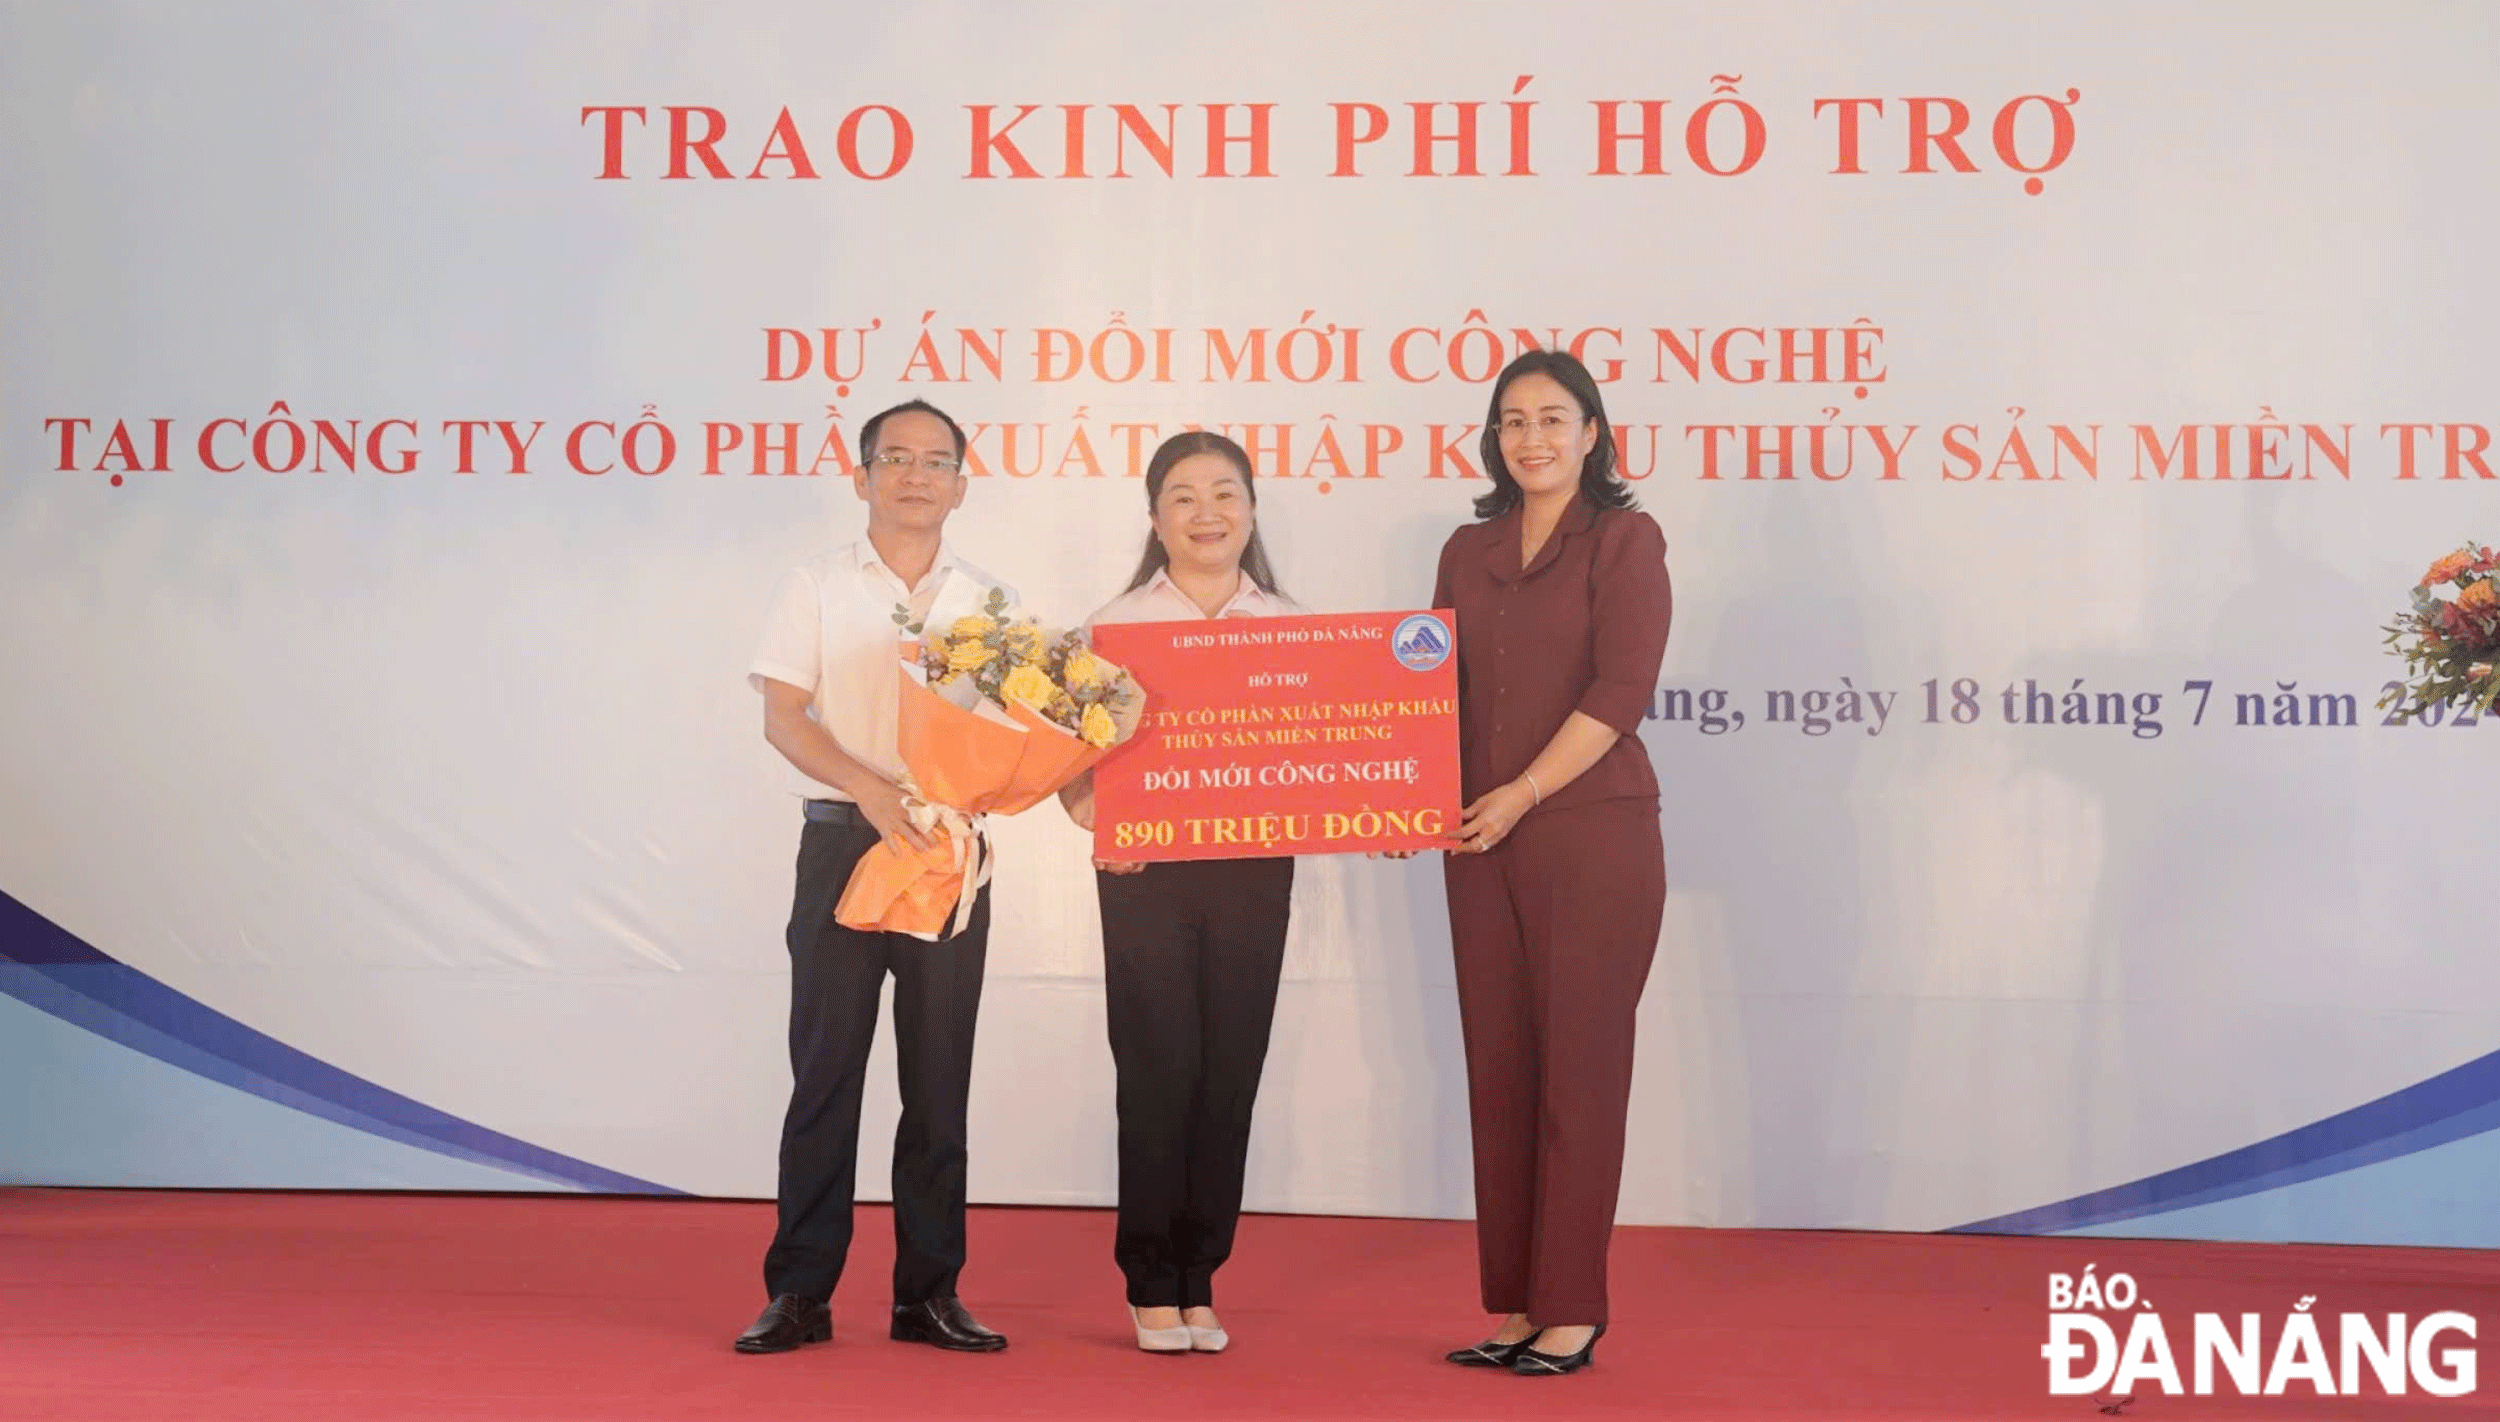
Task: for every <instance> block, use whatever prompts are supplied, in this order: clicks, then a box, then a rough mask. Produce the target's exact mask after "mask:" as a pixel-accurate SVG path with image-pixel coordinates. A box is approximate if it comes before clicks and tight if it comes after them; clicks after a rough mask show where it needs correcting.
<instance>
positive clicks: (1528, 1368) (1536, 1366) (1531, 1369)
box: [1510, 1323, 1606, 1378]
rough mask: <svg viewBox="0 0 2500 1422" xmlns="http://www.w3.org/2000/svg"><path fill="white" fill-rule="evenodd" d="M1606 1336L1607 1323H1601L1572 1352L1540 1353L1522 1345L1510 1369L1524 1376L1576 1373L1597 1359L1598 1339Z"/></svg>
mask: <svg viewBox="0 0 2500 1422" xmlns="http://www.w3.org/2000/svg"><path fill="white" fill-rule="evenodd" d="M1544 1336H1545V1335H1544V1334H1542V1333H1540V1334H1538V1335H1537V1337H1538V1338H1542V1337H1544ZM1605 1336H1606V1325H1604V1324H1602V1323H1601V1324H1599V1325H1597V1331H1596V1332H1594V1333H1592V1334H1590V1335H1589V1341H1587V1342H1586V1343H1583V1344H1581V1345H1580V1351H1579V1352H1577V1353H1570V1354H1555V1353H1540V1352H1538V1351H1537V1350H1535V1349H1534V1348H1530V1347H1526V1346H1522V1347H1521V1348H1520V1350H1519V1353H1518V1355H1517V1356H1516V1357H1514V1358H1512V1359H1511V1364H1510V1370H1511V1371H1512V1372H1514V1373H1517V1374H1519V1375H1520V1376H1521V1377H1523V1378H1553V1377H1561V1376H1562V1375H1563V1374H1564V1373H1576V1372H1578V1371H1580V1370H1581V1369H1582V1368H1585V1367H1587V1366H1588V1365H1589V1364H1590V1363H1592V1362H1595V1361H1596V1359H1597V1340H1598V1339H1600V1338H1603V1337H1605ZM1535 1341H1536V1338H1531V1339H1529V1340H1528V1342H1530V1343H1533V1342H1535Z"/></svg>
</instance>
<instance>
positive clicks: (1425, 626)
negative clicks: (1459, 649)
mask: <svg viewBox="0 0 2500 1422" xmlns="http://www.w3.org/2000/svg"><path fill="white" fill-rule="evenodd" d="M1389 651H1390V652H1391V653H1392V654H1393V655H1395V656H1396V657H1397V659H1398V665H1399V666H1402V667H1404V668H1406V669H1407V670H1408V671H1430V670H1432V669H1433V668H1434V667H1437V666H1439V665H1441V664H1442V663H1443V662H1445V661H1448V660H1449V659H1450V630H1449V629H1448V628H1446V627H1444V626H1442V625H1441V619H1440V618H1438V617H1431V616H1427V615H1426V614H1424V613H1420V612H1418V613H1416V614H1415V615H1414V616H1412V617H1410V618H1408V619H1406V620H1405V621H1404V622H1401V623H1399V624H1398V630H1397V631H1395V632H1393V633H1391V634H1389Z"/></svg>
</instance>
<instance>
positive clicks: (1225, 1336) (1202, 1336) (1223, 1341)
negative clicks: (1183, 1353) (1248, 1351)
mask: <svg viewBox="0 0 2500 1422" xmlns="http://www.w3.org/2000/svg"><path fill="white" fill-rule="evenodd" d="M1232 1341H1233V1338H1232V1335H1231V1334H1229V1333H1226V1332H1225V1331H1224V1329H1223V1326H1222V1325H1221V1324H1218V1325H1217V1326H1216V1327H1213V1328H1200V1327H1199V1326H1198V1325H1196V1324H1194V1323H1193V1324H1190V1325H1189V1351H1191V1352H1192V1353H1221V1352H1223V1351H1224V1349H1225V1347H1226V1346H1227V1345H1229V1344H1230V1343H1231V1342H1232Z"/></svg>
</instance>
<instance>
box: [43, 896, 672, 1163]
mask: <svg viewBox="0 0 2500 1422" xmlns="http://www.w3.org/2000/svg"><path fill="white" fill-rule="evenodd" d="M0 993H6V994H8V995H9V996H11V997H14V998H16V999H18V1000H19V1001H21V1002H24V1003H26V1004H27V1005H29V1006H31V1007H34V1008H36V1009H37V1010H39V1011H42V1012H47V1013H50V1014H51V1015H52V1016H55V1017H58V1018H60V1019H62V1020H63V1021H66V1022H70V1023H73V1024H75V1025H77V1026H79V1027H83V1028H85V1029H86V1030H88V1031H90V1032H93V1033H95V1034H96V1035H97V1036H100V1037H103V1038H105V1039H106V1040H108V1041H112V1042H117V1043H120V1044H121V1045H123V1046H125V1047H128V1048H130V1049H131V1050H133V1051H137V1052H143V1053H145V1054H147V1055H148V1056H151V1057H154V1058H156V1059H157V1060H159V1061H162V1062H165V1063H167V1064H169V1065H172V1066H176V1067H180V1068H181V1069H183V1070H184V1071H188V1072H192V1073H194V1074H196V1075H199V1076H202V1077H206V1078H208V1079H209V1080H211V1081H216V1082H220V1083H222V1084H224V1085H226V1086H230V1087H233V1088H234V1089H236V1090H238V1091H245V1092H249V1093H251V1094H252V1095H254V1096H258V1097H260V1098H262V1099H264V1100H267V1101H273V1102H276V1103H278V1104H279V1105H282V1106H287V1107H291V1108H293V1109H295V1110H297V1111H301V1112H304V1113H305V1114H306V1115H310V1116H317V1117H320V1118H321V1119H323V1120H326V1121H331V1122H334V1123H336V1124H338V1125H342V1126H346V1127H349V1128H351V1129H353V1130H358V1131H363V1132H365V1133H367V1134H369V1135H374V1136H380V1137H382V1138H384V1139H386V1140H393V1141H398V1142H400V1143H401V1144H403V1145H410V1146H415V1147H417V1148H419V1149H422V1150H428V1151H432V1152H434V1153H436V1154H438V1155H445V1156H450V1157H452V1158H453V1159H456V1160H464V1161H468V1162H470V1163H472V1164H477V1165H486V1166H492V1167H495V1168H497V1169H501V1170H508V1171H512V1172H515V1173H517V1174H520V1175H525V1176H528V1177H530V1178H532V1179H536V1180H543V1181H547V1182H549V1183H552V1184H557V1185H565V1186H570V1187H572V1188H574V1189H578V1190H586V1191H590V1192H592V1193H594V1194H613V1195H677V1194H683V1193H684V1192H683V1191H679V1190H672V1189H670V1188H669V1187H667V1186H665V1185H660V1184H655V1183H653V1182H652V1181H649V1180H643V1179H638V1178H636V1177H635V1176H631V1175H625V1174H622V1173H620V1172H617V1171H614V1170H608V1169H605V1168H603V1167H601V1166H597V1165H593V1164H591V1163H589V1162H588V1161H583V1160H576V1159H574V1158H573V1157H571V1156H569V1155H563V1154H560V1153H558V1152H556V1151H552V1150H548V1149H546V1148H545V1147H543V1146H535V1145H532V1144H530V1143H529V1142H528V1141H525V1140H520V1139H517V1138H515V1137H512V1136H507V1135H505V1134H503V1133H502V1132H500V1131H492V1130H488V1129H487V1128H486V1127H484V1126H481V1125H478V1124H477V1123H475V1122H473V1121H464V1120H462V1119H460V1118H459V1117H457V1116H454V1115H451V1114H450V1113H448V1112H444V1111H438V1110H436V1109H435V1108H433V1107H431V1106H428V1105H426V1104H425V1103H423V1102H421V1101H417V1100H413V1099H411V1098H409V1097H406V1096H402V1095H400V1094H399V1093H398V1092H396V1091H392V1090H390V1089H389V1088H387V1087H383V1086H380V1085H377V1084H375V1083H374V1082H370V1081H367V1080H365V1079H364V1078H363V1077H360V1076H356V1075H354V1074H352V1073H350V1072H346V1071H342V1070H340V1069H339V1068H337V1067H334V1066H332V1065H330V1064H329V1063H328V1062H325V1061H322V1060H320V1059H319V1058H316V1057H312V1056H309V1055H307V1054H305V1053H303V1052H301V1051H298V1050H297V1049H295V1048H293V1047H290V1046H288V1045H287V1044H286V1043H284V1042H281V1041H279V1040H278V1039H277V1038H275V1037H272V1036H269V1035H268V1034H267V1033H265V1032H260V1031H257V1030H255V1029H253V1028H251V1027H247V1026H245V1025H244V1024H243V1023H241V1022H237V1021H236V1020H234V1019H233V1018H231V1017H228V1016H226V1015H225V1014H224V1013H222V1012H219V1011H217V1010H216V1009H214V1008H212V1007H210V1006H208V1005H207V1004H206V1003H202V1002H199V1001H196V1000H194V999H192V998H189V997H186V996H184V995H183V994H181V993H179V992H176V991H174V990H173V989H172V988H170V987H167V986H166V985H165V984H163V983H160V982H158V981H157V980H156V979H154V978H151V977H149V976H148V975H147V974H145V973H143V972H140V971H139V970H138V969H136V968H134V967H131V966H130V965H129V964H127V963H123V962H120V961H117V960H115V959H114V958H112V957H110V956H108V955H106V954H104V953H102V952H100V951H98V950H97V949H95V948H94V947H92V946H90V945H89V944H87V943H85V942H83V941H81V940H80V939H78V938H77V937H75V936H74V935H72V934H71V933H70V932H69V931H68V930H67V929H64V928H62V927H61V926H60V925H59V924H56V923H54V922H52V921H51V920H50V919H48V918H45V917H44V916H43V915H42V914H39V913H37V912H35V911H34V910H33V909H31V908H29V907H27V906H26V905H25V904H23V903H20V902H18V901H17V900H16V899H15V898H12V897H11V896H10V895H8V894H7V893H5V892H0Z"/></svg>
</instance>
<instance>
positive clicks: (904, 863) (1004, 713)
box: [834, 623, 1145, 942]
mask: <svg viewBox="0 0 2500 1422" xmlns="http://www.w3.org/2000/svg"><path fill="white" fill-rule="evenodd" d="M1009 625H1010V626H1013V624H1009ZM1027 625H1029V624H1027ZM988 631H989V633H990V635H992V636H995V635H996V624H995V623H993V624H992V626H991V628H990V629H988ZM975 635H976V636H977V635H979V632H978V631H977V630H976V632H975ZM1013 635H1014V634H1012V633H1011V634H1010V636H1011V637H1012V636H1013ZM944 640H945V639H936V638H933V641H938V642H940V644H941V645H942V644H943V641H944ZM955 641H956V644H957V645H958V646H961V645H963V642H962V639H961V638H956V639H955ZM1009 645H1010V646H1011V647H1012V646H1014V645H1016V644H1015V643H1013V642H1012V641H1011V642H1010V643H1009ZM938 660H939V662H940V664H941V665H943V664H944V663H945V660H946V659H945V658H944V657H940V658H938ZM955 660H956V661H957V662H958V663H960V662H961V661H963V660H965V658H963V657H960V656H959V657H957V658H956V659H955ZM1012 660H1013V659H1012V658H1007V659H1002V664H1004V663H1005V662H1008V661H1012ZM1021 665H1028V666H1029V665H1034V663H1033V662H1031V661H1027V662H1023V663H1021ZM1080 665H1081V667H1082V668H1083V669H1084V670H1085V671H1087V672H1090V673H1091V674H1092V675H1091V676H1090V677H1088V678H1087V679H1086V681H1085V682H1084V683H1083V685H1084V686H1085V687H1087V688H1090V691H1089V696H1090V697H1093V698H1097V699H1089V701H1088V703H1087V705H1086V707H1085V708H1084V709H1087V710H1090V709H1092V708H1093V707H1094V706H1096V705H1099V706H1100V707H1101V708H1102V711H1103V713H1104V714H1105V715H1107V716H1108V718H1109V721H1110V723H1111V724H1110V728H1109V730H1108V738H1107V740H1106V738H1105V734H1104V730H1103V728H1101V727H1100V725H1099V721H1097V723H1096V725H1095V726H1094V727H1093V730H1094V734H1093V735H1091V736H1089V735H1087V734H1085V732H1084V731H1082V730H1078V729H1071V728H1069V727H1066V726H1063V725H1061V724H1059V723H1058V722H1055V721H1053V720H1052V719H1051V718H1050V717H1048V716H1046V715H1044V714H1042V713H1041V712H1039V711H1037V710H1035V709H1034V708H1033V707H1032V706H1030V705H1026V704H1023V703H1021V702H1018V701H1014V700H1010V699H1004V698H1002V697H1001V696H1000V695H999V693H998V691H997V690H996V689H995V688H996V686H997V685H998V684H1000V683H1001V682H1003V680H1004V677H1003V676H994V677H985V678H970V677H967V676H966V675H965V673H968V672H971V671H973V670H975V669H974V668H964V667H960V666H957V667H956V668H954V669H950V670H948V671H946V672H945V673H943V674H942V675H943V678H944V682H945V683H961V684H959V685H957V688H956V696H955V697H953V698H950V697H949V696H948V695H946V694H944V693H943V692H942V691H941V690H940V689H938V688H934V687H932V686H930V685H929V684H928V681H927V679H926V678H927V677H928V675H929V671H930V668H929V666H928V664H927V663H926V662H924V661H923V660H922V659H921V657H920V656H919V655H918V654H907V655H906V656H905V658H904V659H903V661H902V662H901V663H900V664H899V665H897V667H896V668H895V679H896V682H897V694H898V695H899V696H900V698H901V700H900V702H899V703H898V706H897V711H898V713H899V714H898V727H897V733H898V734H897V739H898V741H899V745H900V749H901V752H902V757H903V764H904V766H905V767H906V769H907V772H908V777H909V778H908V780H907V782H906V784H905V785H904V793H905V797H906V798H905V808H906V810H907V811H908V812H909V814H910V815H911V819H912V823H913V825H914V827H916V828H918V829H919V830H921V831H922V832H923V833H924V834H928V835H930V836H932V837H933V838H934V840H935V842H934V843H933V844H931V845H930V846H929V847H928V848H927V849H919V850H915V849H912V848H910V847H909V846H907V845H904V844H901V843H898V842H897V841H895V840H894V839H892V838H890V837H889V838H887V839H884V840H880V841H879V842H878V843H877V844H876V845H875V846H874V847H872V848H871V849H870V850H869V851H868V852H867V853H866V854H864V855H862V856H860V860H859V864H858V866H857V867H856V868H854V869H853V870H852V872H851V879H850V883H849V884H848V885H847V886H846V887H845V888H844V889H843V892H842V899H841V901H840V902H839V903H838V904H836V905H835V906H834V920H835V921H836V922H838V923H840V924H841V925H842V926H843V927H845V928H853V929H859V930H863V931H871V932H890V933H908V934H910V935H912V936H913V937H916V938H921V939H926V940H928V941H931V942H935V941H938V940H940V939H943V938H948V937H952V936H953V935H954V934H956V933H959V932H961V931H962V930H963V929H964V927H965V926H966V924H968V923H969V922H970V919H971V911H972V903H973V900H974V899H975V898H976V897H977V896H978V895H979V893H980V891H981V887H982V885H984V884H986V883H987V882H988V881H989V863H988V858H987V853H988V851H987V846H986V842H985V841H984V839H983V836H982V834H981V829H980V819H981V817H982V816H985V815H993V814H996V815H1013V814H1019V813H1022V812H1023V811H1025V810H1028V809H1031V808H1032V807H1033V806H1034V805H1037V804H1039V803H1041V801H1043V800H1044V799H1046V798H1048V797H1050V796H1052V795H1055V794H1057V793H1058V792H1059V791H1060V790H1061V789H1062V788H1063V787H1065V786H1066V785H1067V784H1068V782H1070V781H1072V780H1074V779H1076V778H1077V777H1078V776H1079V775H1082V774H1084V773H1085V772H1086V771H1087V770H1089V769H1091V768H1093V766H1094V764H1095V763H1096V762H1097V761H1099V760H1101V759H1102V758H1103V756H1105V755H1107V754H1109V753H1110V751H1111V750H1112V749H1113V748H1114V747H1116V746H1118V745H1119V744H1121V743H1122V742H1124V741H1126V740H1127V739H1128V738H1129V737H1130V736H1131V735H1134V734H1135V733H1136V729H1137V723H1138V721H1139V719H1140V718H1141V716H1142V715H1143V713H1144V710H1145V695H1144V693H1143V692H1142V691H1141V690H1140V689H1138V687H1137V686H1136V684H1135V683H1134V682H1133V681H1131V680H1129V679H1128V677H1127V675H1126V674H1125V673H1124V672H1121V671H1120V670H1119V669H1118V668H1116V667H1112V666H1110V665H1108V664H1107V663H1102V662H1100V661H1099V660H1097V659H1095V658H1092V657H1091V656H1087V657H1085V659H1084V661H1083V662H1082V663H1081V664H1080ZM1010 674H1012V673H1010ZM1044 685H1046V686H1047V687H1048V688H1049V690H1050V691H1052V692H1054V693H1060V692H1062V691H1063V689H1062V688H1060V687H1059V686H1058V685H1056V684H1055V683H1048V682H1045V683H1044ZM974 687H977V689H978V690H979V692H980V696H979V699H978V700H975V701H974V704H973V705H971V706H965V705H962V704H959V703H960V701H962V700H969V699H973V698H972V697H971V696H970V695H968V694H967V691H968V690H969V689H971V688H974ZM1097 741H1104V742H1105V743H1101V744H1097V743H1096V742H1097Z"/></svg>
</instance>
